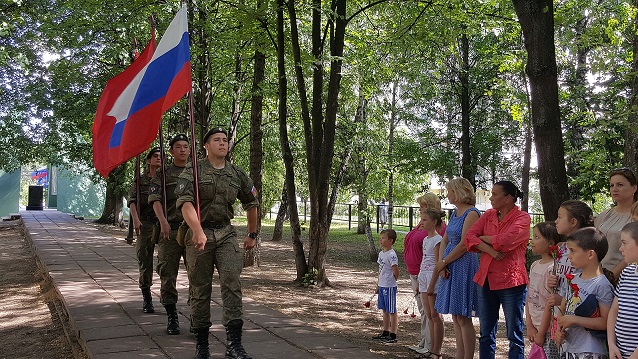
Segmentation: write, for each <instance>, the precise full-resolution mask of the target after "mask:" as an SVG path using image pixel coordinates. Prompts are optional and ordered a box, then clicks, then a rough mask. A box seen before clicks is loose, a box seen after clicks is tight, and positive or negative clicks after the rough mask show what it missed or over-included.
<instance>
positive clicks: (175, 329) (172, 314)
mask: <svg viewBox="0 0 638 359" xmlns="http://www.w3.org/2000/svg"><path fill="white" fill-rule="evenodd" d="M164 308H165V309H166V316H167V317H168V325H167V326H166V333H168V335H177V334H179V319H178V318H177V307H176V306H175V304H167V305H165V306H164Z"/></svg>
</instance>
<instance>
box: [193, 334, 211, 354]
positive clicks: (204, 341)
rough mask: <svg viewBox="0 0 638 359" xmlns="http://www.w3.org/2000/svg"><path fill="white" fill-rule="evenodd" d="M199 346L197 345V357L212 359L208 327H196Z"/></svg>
mask: <svg viewBox="0 0 638 359" xmlns="http://www.w3.org/2000/svg"><path fill="white" fill-rule="evenodd" d="M195 334H196V335H197V346H195V359H210V352H209V350H208V328H201V329H196V330H195Z"/></svg>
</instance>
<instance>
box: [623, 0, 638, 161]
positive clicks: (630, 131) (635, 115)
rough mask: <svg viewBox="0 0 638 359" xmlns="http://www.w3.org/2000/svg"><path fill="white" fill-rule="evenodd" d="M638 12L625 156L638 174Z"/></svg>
mask: <svg viewBox="0 0 638 359" xmlns="http://www.w3.org/2000/svg"><path fill="white" fill-rule="evenodd" d="M632 5H633V7H634V9H638V0H634V1H633V2H632ZM636 29H638V11H637V12H636V15H635V17H634V31H632V34H633V36H632V38H631V45H632V48H633V52H632V54H633V58H632V61H631V75H630V78H631V89H630V104H629V118H628V122H629V123H628V126H627V129H626V130H625V156H624V158H623V164H624V165H625V166H627V167H629V168H631V169H632V170H633V171H634V173H638V55H637V54H638V32H637V31H636Z"/></svg>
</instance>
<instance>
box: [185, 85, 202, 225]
mask: <svg viewBox="0 0 638 359" xmlns="http://www.w3.org/2000/svg"><path fill="white" fill-rule="evenodd" d="M193 107H194V106H193V91H192V90H191V91H189V92H188V115H189V117H190V125H191V143H192V144H193V145H192V146H191V161H192V163H193V191H194V194H195V211H196V212H197V220H198V221H200V222H201V220H202V217H201V216H200V213H199V171H198V170H197V149H196V147H197V146H196V144H197V140H196V139H195V115H194V114H193Z"/></svg>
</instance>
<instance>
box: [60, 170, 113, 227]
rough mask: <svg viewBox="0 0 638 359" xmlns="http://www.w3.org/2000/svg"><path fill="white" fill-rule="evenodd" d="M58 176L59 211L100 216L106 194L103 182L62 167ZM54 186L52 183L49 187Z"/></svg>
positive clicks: (86, 215)
mask: <svg viewBox="0 0 638 359" xmlns="http://www.w3.org/2000/svg"><path fill="white" fill-rule="evenodd" d="M87 172H88V171H87ZM80 173H81V171H80ZM56 177H57V186H56V187H57V195H56V200H57V209H58V211H61V212H65V213H72V214H76V215H81V216H85V217H93V216H98V217H99V216H100V215H101V214H102V209H103V208H104V197H105V195H106V187H105V186H104V185H103V184H99V185H96V184H94V183H93V182H92V181H91V179H90V178H89V177H88V176H80V175H79V174H76V172H75V171H74V172H72V171H69V170H67V169H64V168H61V167H58V169H57V173H56ZM52 186H53V184H50V186H49V188H51V187H52Z"/></svg>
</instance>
